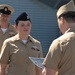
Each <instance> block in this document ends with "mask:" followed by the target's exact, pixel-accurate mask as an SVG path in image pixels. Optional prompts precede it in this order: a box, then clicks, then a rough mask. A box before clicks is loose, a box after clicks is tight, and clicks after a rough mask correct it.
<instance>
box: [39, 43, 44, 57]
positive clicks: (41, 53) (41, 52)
mask: <svg viewBox="0 0 75 75" xmlns="http://www.w3.org/2000/svg"><path fill="white" fill-rule="evenodd" d="M42 57H43V51H42V45H41V43H40V52H39V58H42Z"/></svg>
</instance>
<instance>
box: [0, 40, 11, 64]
mask: <svg viewBox="0 0 75 75" xmlns="http://www.w3.org/2000/svg"><path fill="white" fill-rule="evenodd" d="M9 47H10V46H9V43H7V41H4V43H3V46H2V49H1V54H0V62H1V63H4V64H8V61H9Z"/></svg>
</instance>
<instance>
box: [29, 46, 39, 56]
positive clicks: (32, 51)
mask: <svg viewBox="0 0 75 75" xmlns="http://www.w3.org/2000/svg"><path fill="white" fill-rule="evenodd" d="M39 53H40V50H39V49H38V48H34V47H31V49H30V50H29V55H30V56H32V57H38V56H39Z"/></svg>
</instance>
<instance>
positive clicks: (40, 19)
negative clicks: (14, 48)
mask: <svg viewBox="0 0 75 75" xmlns="http://www.w3.org/2000/svg"><path fill="white" fill-rule="evenodd" d="M0 4H9V5H11V6H13V7H14V9H15V12H14V14H13V15H12V18H11V20H10V21H11V23H13V24H14V23H15V18H16V17H17V16H18V15H19V14H20V13H22V12H23V11H26V12H27V13H28V14H29V16H30V17H31V21H32V31H31V35H32V36H33V37H34V38H36V39H38V40H39V41H40V42H41V44H42V47H43V53H44V56H45V55H46V53H47V51H48V49H49V46H50V44H51V43H52V41H53V40H54V39H55V38H57V37H58V36H59V29H58V26H57V21H56V10H54V9H51V8H50V7H47V6H45V5H44V4H41V3H40V2H37V1H34V0H1V1H0Z"/></svg>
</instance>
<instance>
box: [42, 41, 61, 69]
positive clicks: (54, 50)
mask: <svg viewBox="0 0 75 75" xmlns="http://www.w3.org/2000/svg"><path fill="white" fill-rule="evenodd" d="M60 58H61V49H60V44H59V40H54V41H53V43H52V44H51V46H50V48H49V51H48V53H47V55H46V57H45V59H44V61H43V65H44V66H46V67H47V68H51V69H57V68H58V64H59V62H60Z"/></svg>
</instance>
